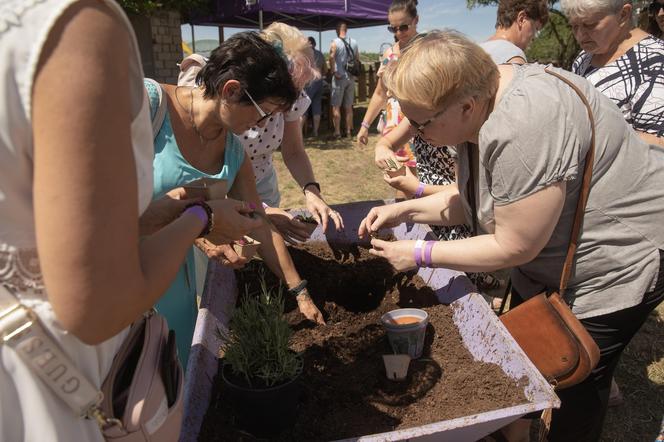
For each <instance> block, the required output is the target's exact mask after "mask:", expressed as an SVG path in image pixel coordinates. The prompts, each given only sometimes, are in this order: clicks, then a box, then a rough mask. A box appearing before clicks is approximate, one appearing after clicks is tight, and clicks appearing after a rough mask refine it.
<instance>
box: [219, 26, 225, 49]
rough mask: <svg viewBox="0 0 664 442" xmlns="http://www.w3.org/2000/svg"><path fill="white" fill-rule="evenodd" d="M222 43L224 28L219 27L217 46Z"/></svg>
mask: <svg viewBox="0 0 664 442" xmlns="http://www.w3.org/2000/svg"><path fill="white" fill-rule="evenodd" d="M223 42H224V27H223V26H219V44H220V45H221V44H222V43H223Z"/></svg>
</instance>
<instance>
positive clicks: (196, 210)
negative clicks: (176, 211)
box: [184, 206, 209, 228]
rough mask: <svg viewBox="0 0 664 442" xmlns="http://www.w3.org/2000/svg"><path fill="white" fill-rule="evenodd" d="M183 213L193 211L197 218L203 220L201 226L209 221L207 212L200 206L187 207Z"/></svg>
mask: <svg viewBox="0 0 664 442" xmlns="http://www.w3.org/2000/svg"><path fill="white" fill-rule="evenodd" d="M184 213H193V214H194V215H196V216H197V217H198V219H200V220H201V221H202V222H203V228H205V226H207V224H208V222H209V219H208V214H207V212H206V211H205V209H204V208H202V207H201V206H190V207H187V208H186V209H185V211H184Z"/></svg>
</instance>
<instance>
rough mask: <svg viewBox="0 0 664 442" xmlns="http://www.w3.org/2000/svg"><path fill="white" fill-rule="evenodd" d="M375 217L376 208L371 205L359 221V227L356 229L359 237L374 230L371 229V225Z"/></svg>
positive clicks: (376, 216)
mask: <svg viewBox="0 0 664 442" xmlns="http://www.w3.org/2000/svg"><path fill="white" fill-rule="evenodd" d="M377 218H378V213H377V210H376V208H375V207H373V208H372V209H371V210H369V213H367V216H365V217H364V219H363V220H362V221H360V227H359V228H358V229H357V235H358V236H359V237H360V238H365V237H366V236H368V235H371V234H372V233H373V232H374V231H373V230H371V226H372V225H373V224H374V222H375V221H376V219H377Z"/></svg>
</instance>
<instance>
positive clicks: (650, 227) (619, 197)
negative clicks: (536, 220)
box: [457, 65, 664, 318]
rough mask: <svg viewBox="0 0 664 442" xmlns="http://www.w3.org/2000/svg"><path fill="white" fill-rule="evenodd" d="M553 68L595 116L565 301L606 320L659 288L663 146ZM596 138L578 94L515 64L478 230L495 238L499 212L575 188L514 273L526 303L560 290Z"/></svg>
mask: <svg viewBox="0 0 664 442" xmlns="http://www.w3.org/2000/svg"><path fill="white" fill-rule="evenodd" d="M554 70H555V71H556V72H558V73H560V74H561V75H563V76H565V77H566V78H568V79H570V80H572V81H573V82H574V84H576V85H577V86H578V87H579V88H580V89H581V90H582V91H583V93H584V95H585V96H586V97H587V98H588V101H589V103H590V105H591V108H592V111H593V115H594V118H595V124H596V138H597V140H596V146H595V164H594V171H593V176H592V182H591V190H590V195H589V199H588V204H587V207H586V211H585V214H584V221H583V225H582V228H581V235H580V240H579V247H578V249H577V252H576V255H575V268H574V269H573V271H572V276H571V279H570V282H569V286H568V287H569V288H568V290H567V292H566V294H565V298H566V300H567V301H568V302H569V303H570V305H571V306H572V309H573V311H574V313H576V314H577V316H578V317H580V318H585V317H593V316H599V315H603V314H608V313H611V312H615V311H618V310H622V309H624V308H628V307H631V306H634V305H636V304H638V303H640V302H641V301H642V298H643V294H644V293H645V292H647V291H649V290H652V288H653V286H654V284H655V282H656V281H655V279H656V275H657V272H658V270H659V252H658V249H662V248H664V228H663V227H662V220H663V219H664V149H662V148H660V147H657V146H654V145H648V144H646V143H644V142H643V141H641V139H640V138H639V137H638V136H637V135H636V133H635V132H634V131H633V130H632V128H631V127H630V126H629V125H628V124H627V123H626V122H625V120H624V118H623V116H622V114H621V113H620V110H619V109H618V108H617V107H616V106H615V105H614V104H613V103H612V102H611V101H610V100H609V99H608V98H606V97H605V96H604V95H602V94H601V93H599V92H598V91H597V90H596V89H595V88H593V87H592V85H591V84H590V83H589V82H588V81H586V80H585V79H583V78H582V77H579V76H576V75H574V74H572V73H570V72H566V71H562V70H559V69H554ZM590 137H591V130H590V122H589V118H588V114H587V111H586V107H585V106H584V105H583V103H582V102H581V100H580V98H579V96H578V95H577V94H576V92H574V90H573V89H572V88H570V87H569V86H568V85H567V84H565V83H563V82H562V81H561V80H559V79H558V78H555V77H554V76H552V75H550V74H547V73H546V72H544V66H542V65H524V66H518V65H514V78H513V80H512V81H511V83H510V84H509V85H508V86H507V88H506V89H505V92H504V94H503V96H502V97H501V98H500V101H499V102H498V103H497V104H496V106H495V108H494V110H493V111H492V112H491V114H490V115H489V118H488V119H487V121H486V122H485V123H484V125H483V126H482V128H481V130H480V135H479V155H478V157H477V158H478V159H479V162H480V165H479V173H478V174H477V175H478V180H479V184H478V185H477V186H476V189H477V191H476V192H477V193H479V196H478V198H476V201H479V204H478V221H479V226H478V228H479V230H480V233H493V232H494V227H495V225H494V219H493V208H494V206H501V205H507V204H510V203H513V202H515V201H519V200H520V199H522V198H525V197H527V196H529V195H531V194H533V193H535V192H537V191H539V190H541V189H543V188H545V187H547V186H548V185H550V184H553V183H556V182H560V181H563V180H564V181H566V182H567V183H566V189H567V190H566V199H565V203H564V206H563V211H562V214H561V216H560V220H559V221H558V224H557V226H556V227H555V229H554V232H553V234H552V236H551V238H550V239H549V242H548V243H547V245H546V246H545V247H544V249H543V250H542V251H541V252H540V253H539V255H538V256H537V257H536V258H535V259H534V260H533V261H531V262H529V263H527V264H524V265H522V266H520V267H518V268H516V269H514V271H513V274H512V278H513V279H512V280H513V284H514V287H515V288H516V289H517V291H518V292H519V293H520V294H521V295H523V296H524V297H526V298H528V297H530V296H532V295H535V294H537V293H539V292H540V291H542V290H543V289H545V288H550V289H555V288H557V287H558V284H559V280H560V274H561V271H562V265H563V262H564V260H565V254H566V251H567V244H568V241H569V235H570V232H571V228H572V223H573V219H574V213H575V209H576V203H577V199H578V193H579V190H580V186H581V177H582V175H583V165H584V159H585V155H586V153H587V150H588V148H589V147H590ZM457 147H458V164H459V181H458V183H459V190H460V192H461V195H462V197H463V198H462V201H463V204H464V207H465V209H466V217H467V219H468V220H469V222H470V220H471V217H470V206H469V204H468V202H467V200H468V198H467V183H468V177H469V169H468V167H469V165H468V156H467V149H468V145H459V146H457Z"/></svg>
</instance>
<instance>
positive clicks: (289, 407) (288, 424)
mask: <svg viewBox="0 0 664 442" xmlns="http://www.w3.org/2000/svg"><path fill="white" fill-rule="evenodd" d="M301 374H302V370H299V371H298V372H297V374H296V375H295V377H294V378H293V379H291V380H289V381H287V382H285V383H283V384H280V385H277V386H275V387H269V388H251V387H248V386H246V385H244V384H243V382H242V380H241V379H239V378H238V377H237V376H234V375H233V373H232V369H231V366H230V365H228V364H224V363H222V367H221V379H222V381H223V383H224V389H225V390H226V392H227V393H228V396H227V400H230V401H231V408H233V410H234V411H235V417H236V426H237V428H238V429H239V430H242V431H245V432H247V433H249V434H251V435H253V436H255V437H259V438H269V437H273V436H276V435H277V434H279V433H281V432H282V431H284V430H287V429H289V428H292V427H293V425H295V420H296V418H297V407H298V403H299V399H300V391H301V390H300V384H299V382H298V381H299V378H300V375H301Z"/></svg>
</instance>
